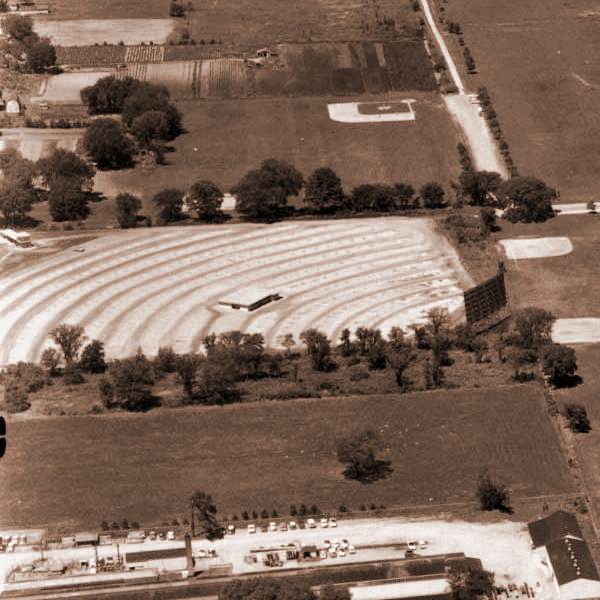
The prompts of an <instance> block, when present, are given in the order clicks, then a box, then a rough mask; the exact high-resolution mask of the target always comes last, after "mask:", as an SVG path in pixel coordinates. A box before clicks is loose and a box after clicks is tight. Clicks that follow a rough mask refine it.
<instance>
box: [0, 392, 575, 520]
mask: <svg viewBox="0 0 600 600" xmlns="http://www.w3.org/2000/svg"><path fill="white" fill-rule="evenodd" d="M367 427H368V428H372V429H374V430H376V431H379V432H380V433H381V434H382V436H383V438H384V439H385V441H386V443H387V445H388V449H387V451H386V452H385V453H384V455H383V456H384V457H387V458H388V459H389V460H391V461H392V466H393V469H394V471H393V474H392V475H391V477H390V478H389V479H387V480H385V481H382V482H378V483H375V484H373V485H361V484H359V483H356V482H350V481H346V480H344V478H343V477H342V475H341V470H342V468H341V466H340V464H339V463H338V462H337V459H336V454H335V446H336V442H335V440H336V439H337V438H339V437H340V436H342V435H345V434H347V433H348V432H350V431H352V430H354V429H356V428H367ZM8 440H9V442H8V451H7V454H6V456H5V457H4V458H3V460H2V462H1V463H0V480H1V481H2V482H3V486H2V487H3V494H2V496H1V497H0V526H8V525H13V526H25V525H27V526H37V525H40V526H42V525H52V526H53V527H87V526H90V527H94V526H98V525H99V523H100V521H101V520H102V519H109V520H113V519H119V520H120V519H122V518H124V517H125V518H128V519H129V520H130V521H131V520H138V521H140V522H141V523H142V524H143V525H152V524H156V523H159V524H160V523H161V522H162V521H163V520H166V519H169V520H170V519H172V518H173V517H178V518H180V519H181V518H182V516H185V515H186V500H187V499H188V497H189V496H190V494H191V493H192V492H193V491H194V490H196V489H202V490H206V491H208V492H210V493H211V494H213V496H214V498H215V500H216V502H217V504H218V506H219V507H220V511H221V512H222V513H223V514H224V515H228V514H229V515H231V514H233V513H237V514H238V515H239V514H240V513H241V511H243V510H249V511H251V510H253V509H254V510H257V511H258V512H260V511H261V510H262V509H263V508H267V509H269V510H271V509H272V508H277V509H278V511H279V512H280V513H282V514H285V513H286V512H287V510H288V507H289V505H290V504H291V503H295V504H297V505H299V504H300V503H305V504H307V505H308V506H310V505H312V504H313V503H315V504H317V505H318V506H319V507H320V508H321V509H323V510H327V509H330V510H331V509H332V510H337V508H338V507H339V505H340V504H342V503H344V504H346V505H347V506H349V507H350V508H351V509H353V510H356V509H358V507H359V504H360V503H366V504H370V503H372V502H373V503H376V504H377V505H379V504H385V505H386V506H388V507H391V506H394V505H398V506H406V505H413V504H427V503H429V502H431V503H449V502H462V501H467V502H470V501H473V500H474V493H475V488H476V482H477V476H478V473H479V470H480V469H481V468H482V467H484V466H488V467H489V468H490V469H491V471H492V473H493V474H494V475H495V476H497V477H498V478H500V479H501V480H502V481H504V482H506V483H507V484H508V485H509V486H510V488H511V489H512V490H513V494H514V495H515V497H522V496H530V495H538V494H552V493H564V492H568V491H570V490H571V489H572V481H571V479H570V475H569V473H568V469H567V464H566V461H565V458H564V457H563V455H562V454H561V450H560V446H559V442H558V438H557V435H556V432H555V430H554V428H553V425H552V424H551V422H550V420H549V417H548V415H547V410H546V407H545V403H544V399H543V396H542V392H541V390H540V389H539V388H538V387H536V386H533V385H527V386H506V387H500V388H495V389H494V388H492V389H485V390H483V389H482V390H469V391H466V390H454V391H448V390H443V391H438V392H429V393H421V394H406V395H396V396H362V397H349V398H329V399H320V400H297V401H291V400H290V401H285V402H268V403H252V404H242V405H234V406H229V407H225V408H220V407H212V408H198V409H180V410H175V409H171V410H161V411H156V412H152V413H149V414H146V415H125V414H122V415H112V416H96V417H71V418H65V417H62V418H61V417H58V418H53V419H46V420H29V421H22V422H14V423H9V432H8Z"/></svg>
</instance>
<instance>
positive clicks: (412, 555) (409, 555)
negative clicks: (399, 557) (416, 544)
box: [404, 549, 417, 558]
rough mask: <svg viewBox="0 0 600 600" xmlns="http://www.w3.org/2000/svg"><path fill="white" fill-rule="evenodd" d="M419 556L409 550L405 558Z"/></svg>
mask: <svg viewBox="0 0 600 600" xmlns="http://www.w3.org/2000/svg"><path fill="white" fill-rule="evenodd" d="M416 555H417V553H416V552H415V551H414V550H410V549H408V550H407V551H406V552H405V553H404V558H414V557H415V556H416Z"/></svg>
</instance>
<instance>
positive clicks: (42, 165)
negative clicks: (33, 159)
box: [37, 148, 95, 191]
mask: <svg viewBox="0 0 600 600" xmlns="http://www.w3.org/2000/svg"><path fill="white" fill-rule="evenodd" d="M37 170H38V173H39V175H40V177H41V179H42V182H43V183H44V184H45V185H47V186H48V187H52V183H53V182H54V181H56V180H57V179H69V180H71V181H73V182H74V184H75V185H78V186H79V187H80V188H81V189H84V190H87V191H89V190H91V189H92V186H93V181H94V174H95V171H94V168H93V167H92V166H91V165H90V164H88V163H87V162H86V161H85V160H83V159H82V158H80V157H79V156H77V154H75V153H74V152H70V151H69V150H64V149H63V148H57V149H56V150H54V152H52V154H50V155H49V156H47V157H45V158H41V159H40V160H38V162H37Z"/></svg>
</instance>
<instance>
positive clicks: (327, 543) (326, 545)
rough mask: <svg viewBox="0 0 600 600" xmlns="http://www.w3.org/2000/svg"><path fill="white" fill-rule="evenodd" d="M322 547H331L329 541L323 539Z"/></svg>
mask: <svg viewBox="0 0 600 600" xmlns="http://www.w3.org/2000/svg"><path fill="white" fill-rule="evenodd" d="M323 548H325V549H328V548H331V542H330V541H329V540H325V541H324V542H323Z"/></svg>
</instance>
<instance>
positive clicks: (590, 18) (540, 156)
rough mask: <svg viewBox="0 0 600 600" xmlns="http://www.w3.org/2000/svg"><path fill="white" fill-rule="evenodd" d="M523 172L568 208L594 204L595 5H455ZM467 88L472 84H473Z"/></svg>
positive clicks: (599, 95)
mask: <svg viewBox="0 0 600 600" xmlns="http://www.w3.org/2000/svg"><path fill="white" fill-rule="evenodd" d="M446 14H447V16H448V18H449V19H452V20H454V21H458V22H459V23H460V24H461V25H462V28H463V30H464V37H465V41H466V43H467V45H468V46H469V48H470V49H471V52H472V54H473V56H474V58H475V61H476V63H477V67H478V70H479V76H478V77H475V78H471V79H468V80H467V84H468V85H470V86H471V87H472V88H473V91H475V88H476V87H477V85H486V86H487V87H488V89H489V91H490V94H491V97H492V99H493V101H494V107H495V109H496V111H497V113H498V119H499V121H500V123H501V125H502V129H503V131H504V133H505V135H506V138H507V141H508V143H509V144H510V147H511V151H512V155H513V158H514V160H515V162H516V164H517V166H518V167H519V170H520V171H521V172H523V173H526V174H532V175H536V176H539V177H541V178H543V179H544V180H546V181H547V182H548V183H550V184H551V185H553V186H557V187H558V188H559V190H560V191H561V194H562V200H563V201H564V202H574V201H588V200H593V199H597V189H598V184H599V183H600V172H599V171H598V168H597V160H596V157H597V156H598V153H599V151H600V139H599V138H598V135H597V131H598V128H599V127H600V47H599V46H598V43H597V41H598V36H599V35H600V19H599V18H598V16H599V15H600V13H599V12H598V4H597V2H593V1H592V0H583V1H581V2H568V3H567V2H562V1H561V0H548V1H546V2H539V1H538V0H525V1H523V2H502V3H499V2H496V1H495V0H481V1H480V2H476V3H473V2H471V1H469V0H451V2H450V3H449V4H448V5H447V7H446ZM469 82H470V83H469Z"/></svg>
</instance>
